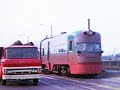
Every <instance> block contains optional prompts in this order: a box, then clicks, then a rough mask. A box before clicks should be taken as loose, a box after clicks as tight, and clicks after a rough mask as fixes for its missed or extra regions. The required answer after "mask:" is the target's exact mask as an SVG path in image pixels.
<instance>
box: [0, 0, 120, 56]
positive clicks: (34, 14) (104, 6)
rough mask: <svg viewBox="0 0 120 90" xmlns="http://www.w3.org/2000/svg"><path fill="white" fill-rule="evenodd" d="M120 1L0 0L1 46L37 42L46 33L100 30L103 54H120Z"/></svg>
mask: <svg viewBox="0 0 120 90" xmlns="http://www.w3.org/2000/svg"><path fill="white" fill-rule="evenodd" d="M119 4H120V0H0V46H9V45H11V44H12V43H14V42H15V41H17V40H21V42H22V43H26V42H28V41H32V42H34V43H37V42H38V41H40V40H42V39H43V38H44V37H46V36H47V35H48V36H50V34H51V33H50V31H51V26H52V31H53V36H54V35H57V34H60V32H74V31H76V30H88V26H87V19H88V18H90V21H91V30H93V31H96V32H99V33H100V34H101V39H102V50H103V51H104V53H103V55H110V54H116V53H120V37H119V36H120V10H119V8H120V5H119ZM113 52H114V53H113Z"/></svg>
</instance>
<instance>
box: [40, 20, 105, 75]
mask: <svg viewBox="0 0 120 90" xmlns="http://www.w3.org/2000/svg"><path fill="white" fill-rule="evenodd" d="M88 23H90V22H89V21H88ZM88 25H90V24H88ZM102 53H103V51H102V49H101V35H100V33H98V32H95V31H92V30H90V26H88V30H78V31H75V32H73V33H70V34H67V33H66V32H62V33H61V35H58V36H54V37H49V38H45V39H43V40H42V41H41V42H40V58H41V60H42V72H43V73H58V74H60V75H62V76H70V75H78V74H80V75H91V76H96V75H98V74H100V73H101V72H102V61H101V56H102Z"/></svg>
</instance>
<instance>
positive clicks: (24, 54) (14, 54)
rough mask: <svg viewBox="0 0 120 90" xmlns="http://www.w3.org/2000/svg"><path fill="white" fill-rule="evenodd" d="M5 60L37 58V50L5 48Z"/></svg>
mask: <svg viewBox="0 0 120 90" xmlns="http://www.w3.org/2000/svg"><path fill="white" fill-rule="evenodd" d="M6 58H8V59H13V58H38V51H37V48H31V47H30V48H28V47H27V48H23V47H22V48H21V47H19V48H7V49H6Z"/></svg>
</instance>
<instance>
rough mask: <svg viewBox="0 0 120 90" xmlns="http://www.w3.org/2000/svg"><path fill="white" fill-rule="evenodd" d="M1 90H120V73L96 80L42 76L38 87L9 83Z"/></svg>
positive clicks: (105, 74)
mask: <svg viewBox="0 0 120 90" xmlns="http://www.w3.org/2000/svg"><path fill="white" fill-rule="evenodd" d="M0 90H120V72H118V73H116V72H104V73H103V74H100V75H99V76H97V77H95V78H89V77H88V78H82V77H81V78H80V77H63V76H59V75H55V74H52V75H41V79H40V80H39V83H38V85H37V86H34V85H32V81H7V84H6V85H4V86H3V85H1V84H0Z"/></svg>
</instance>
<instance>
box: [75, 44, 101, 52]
mask: <svg viewBox="0 0 120 90" xmlns="http://www.w3.org/2000/svg"><path fill="white" fill-rule="evenodd" d="M76 49H77V51H87V52H100V51H101V45H100V44H96V43H77V46H76Z"/></svg>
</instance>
